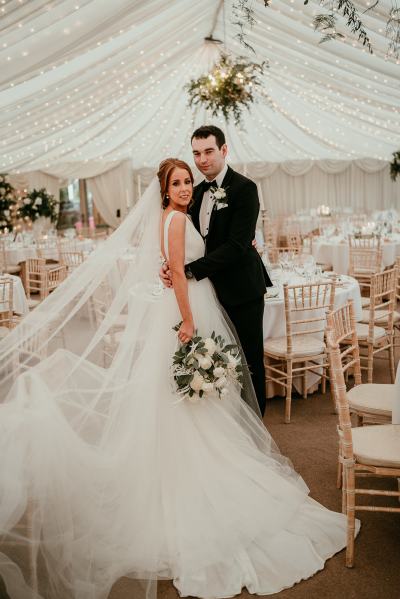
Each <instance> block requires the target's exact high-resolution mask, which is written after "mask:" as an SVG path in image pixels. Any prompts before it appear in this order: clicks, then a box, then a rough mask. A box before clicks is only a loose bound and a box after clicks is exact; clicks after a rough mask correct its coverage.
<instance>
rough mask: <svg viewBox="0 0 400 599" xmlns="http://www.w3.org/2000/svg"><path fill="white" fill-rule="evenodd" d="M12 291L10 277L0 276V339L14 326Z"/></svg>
mask: <svg viewBox="0 0 400 599" xmlns="http://www.w3.org/2000/svg"><path fill="white" fill-rule="evenodd" d="M13 292H14V283H13V281H12V279H10V278H7V277H0V339H2V338H3V337H5V336H6V335H7V334H8V333H9V332H10V329H12V328H13V327H14V326H15V321H14V317H13Z"/></svg>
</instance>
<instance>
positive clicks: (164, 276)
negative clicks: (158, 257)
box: [159, 262, 172, 287]
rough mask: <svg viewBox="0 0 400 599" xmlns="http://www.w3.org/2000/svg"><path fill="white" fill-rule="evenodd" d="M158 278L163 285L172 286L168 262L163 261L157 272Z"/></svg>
mask: <svg viewBox="0 0 400 599" xmlns="http://www.w3.org/2000/svg"><path fill="white" fill-rule="evenodd" d="M159 276H160V279H161V281H162V283H163V285H164V287H172V278H171V271H170V270H169V264H168V262H164V264H163V265H162V267H161V268H160V272H159Z"/></svg>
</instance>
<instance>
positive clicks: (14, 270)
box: [6, 265, 21, 275]
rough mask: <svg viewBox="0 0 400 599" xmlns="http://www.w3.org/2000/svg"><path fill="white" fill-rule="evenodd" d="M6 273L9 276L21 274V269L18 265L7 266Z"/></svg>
mask: <svg viewBox="0 0 400 599" xmlns="http://www.w3.org/2000/svg"><path fill="white" fill-rule="evenodd" d="M6 271H7V272H8V274H9V275H16V274H17V273H19V272H21V267H20V266H19V265H12V266H11V265H8V266H7V268H6Z"/></svg>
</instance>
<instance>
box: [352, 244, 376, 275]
mask: <svg viewBox="0 0 400 599" xmlns="http://www.w3.org/2000/svg"><path fill="white" fill-rule="evenodd" d="M349 253H350V255H349V275H350V276H354V277H357V275H359V276H368V275H371V274H374V273H376V272H379V271H380V270H381V265H382V249H381V248H380V247H375V248H356V247H353V246H351V245H350V252H349Z"/></svg>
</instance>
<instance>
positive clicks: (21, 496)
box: [0, 159, 346, 599]
mask: <svg viewBox="0 0 400 599" xmlns="http://www.w3.org/2000/svg"><path fill="white" fill-rule="evenodd" d="M158 177H159V184H158V183H157V181H153V183H152V184H151V185H150V187H149V188H148V190H147V191H146V192H145V193H144V195H143V196H142V198H141V199H140V200H139V202H138V204H137V205H136V207H135V209H134V210H132V212H131V214H130V215H129V216H128V217H127V219H126V220H125V221H124V223H123V224H122V225H121V226H120V227H119V229H118V230H117V231H116V232H115V233H114V234H113V235H112V236H111V237H110V239H109V240H108V241H107V242H105V243H104V244H103V245H102V246H100V247H99V248H98V249H97V250H96V252H94V253H93V254H92V255H91V256H90V257H89V258H88V259H87V260H86V261H85V262H84V264H83V265H81V266H80V267H79V268H78V269H77V270H76V271H75V272H73V273H72V274H71V275H70V276H69V278H68V280H67V281H66V282H65V283H64V284H63V285H62V286H61V287H59V288H58V289H56V290H55V291H54V292H53V293H52V294H51V295H50V296H49V297H48V298H47V299H46V300H45V301H44V302H42V303H41V304H40V305H39V306H38V307H37V308H36V309H35V310H34V311H33V312H32V313H31V314H30V315H29V316H28V317H27V318H26V319H24V321H23V322H22V323H21V324H20V325H18V326H17V327H16V328H15V329H14V330H12V331H11V332H10V333H9V335H7V337H6V338H5V339H4V340H3V341H2V343H1V345H0V374H1V376H2V381H3V383H2V390H4V391H5V392H6V397H5V399H4V401H3V402H2V404H1V405H0V456H1V464H2V468H1V472H0V535H1V536H0V576H1V577H2V578H3V581H4V583H5V585H6V588H7V592H8V595H9V597H10V598H11V599H25V598H27V597H34V598H35V599H39V598H47V599H55V598H57V599H71V598H74V599H106V598H107V597H108V594H109V592H110V590H111V587H112V586H113V584H114V583H115V582H116V581H117V580H118V579H119V578H120V577H122V576H127V577H130V578H131V579H132V580H131V582H130V584H131V585H132V594H131V595H130V596H131V597H134V598H135V599H138V598H141V597H143V598H144V597H146V598H149V597H152V598H155V597H156V593H157V587H156V584H157V580H159V579H163V578H164V579H172V580H173V584H174V585H175V587H176V588H177V590H178V592H179V594H180V595H181V596H183V597H185V596H189V595H190V596H195V597H201V598H208V597H215V598H223V597H232V596H234V595H236V594H238V593H240V592H241V589H242V588H243V587H247V589H248V591H249V592H250V593H256V594H260V595H267V594H272V593H276V592H278V591H280V590H282V589H284V588H287V587H290V586H292V585H293V584H295V583H296V582H299V581H300V580H302V579H304V578H307V577H309V576H312V575H313V574H314V573H315V572H317V571H318V570H321V569H322V568H323V567H324V562H325V560H326V559H327V558H329V557H331V556H332V555H333V554H334V553H336V552H338V551H339V550H341V549H342V548H343V547H344V546H345V544H346V522H345V518H344V516H343V515H341V514H337V513H334V512H331V511H328V510H327V509H325V508H324V507H322V506H321V505H319V504H318V503H316V502H315V501H313V500H312V499H311V498H309V497H308V489H307V486H306V485H305V483H304V481H303V480H302V479H301V478H300V477H299V476H298V475H297V474H296V473H295V472H294V470H293V468H292V467H291V465H290V463H289V461H288V460H286V459H285V458H284V457H283V456H282V455H281V454H280V453H279V451H278V449H277V448H276V446H275V445H274V442H273V440H272V439H271V437H270V435H269V433H268V432H267V430H266V429H265V427H264V425H263V424H262V422H261V420H260V418H259V417H258V415H257V413H256V412H257V402H256V399H255V396H254V391H253V389H252V386H251V382H250V378H249V376H247V377H245V381H244V386H243V389H242V390H241V389H240V388H239V387H238V386H237V387H236V386H232V387H231V389H230V393H229V395H228V396H226V397H225V398H224V399H222V400H220V399H218V398H217V397H213V396H212V395H210V396H209V397H208V398H207V399H205V400H202V401H198V402H195V403H193V402H190V401H186V400H183V401H177V393H176V390H175V388H174V385H173V381H172V376H171V364H172V356H173V354H174V352H175V351H176V349H177V345H178V343H179V342H180V343H185V342H187V341H189V340H190V339H191V338H192V336H193V334H194V330H195V329H197V330H198V333H199V335H201V336H209V335H210V334H211V332H212V331H216V332H217V333H218V334H219V335H222V337H224V338H225V340H226V341H228V342H230V343H236V340H235V337H234V334H233V332H232V330H231V328H230V326H229V323H228V322H227V320H226V318H225V317H224V315H223V313H222V312H221V309H220V307H219V304H218V302H217V300H216V297H215V294H214V291H213V288H212V286H211V284H210V283H209V281H208V280H207V279H204V280H202V281H199V282H197V281H195V280H191V281H189V282H188V281H187V279H186V278H185V275H184V264H185V263H188V262H190V261H192V260H195V259H197V258H199V257H201V256H202V255H203V253H204V245H203V239H202V237H201V236H200V234H199V233H198V232H197V231H196V229H195V227H194V226H193V225H192V223H191V221H190V219H189V218H188V216H187V214H186V211H187V207H188V205H189V203H190V201H191V194H192V189H193V175H192V173H191V170H190V167H189V166H188V165H187V164H186V163H184V162H182V161H180V160H175V159H167V160H164V161H163V162H162V163H161V165H160V170H159V173H158ZM160 188H161V198H160ZM161 207H163V208H164V209H163V210H161ZM160 252H161V254H162V256H163V257H164V258H167V259H168V260H169V264H170V268H171V271H172V276H173V282H174V288H173V289H164V288H162V286H161V285H160V282H159V280H158V272H159V268H160ZM179 322H181V325H180V328H179V331H178V339H177V335H176V332H175V331H174V330H173V327H174V326H175V325H176V324H177V323H179ZM242 397H243V398H244V400H245V401H243V399H242ZM129 588H131V587H129Z"/></svg>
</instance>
